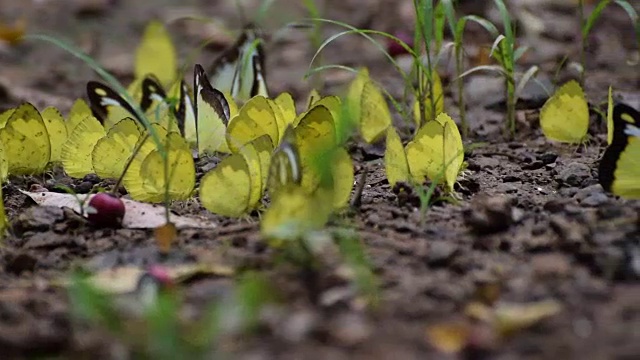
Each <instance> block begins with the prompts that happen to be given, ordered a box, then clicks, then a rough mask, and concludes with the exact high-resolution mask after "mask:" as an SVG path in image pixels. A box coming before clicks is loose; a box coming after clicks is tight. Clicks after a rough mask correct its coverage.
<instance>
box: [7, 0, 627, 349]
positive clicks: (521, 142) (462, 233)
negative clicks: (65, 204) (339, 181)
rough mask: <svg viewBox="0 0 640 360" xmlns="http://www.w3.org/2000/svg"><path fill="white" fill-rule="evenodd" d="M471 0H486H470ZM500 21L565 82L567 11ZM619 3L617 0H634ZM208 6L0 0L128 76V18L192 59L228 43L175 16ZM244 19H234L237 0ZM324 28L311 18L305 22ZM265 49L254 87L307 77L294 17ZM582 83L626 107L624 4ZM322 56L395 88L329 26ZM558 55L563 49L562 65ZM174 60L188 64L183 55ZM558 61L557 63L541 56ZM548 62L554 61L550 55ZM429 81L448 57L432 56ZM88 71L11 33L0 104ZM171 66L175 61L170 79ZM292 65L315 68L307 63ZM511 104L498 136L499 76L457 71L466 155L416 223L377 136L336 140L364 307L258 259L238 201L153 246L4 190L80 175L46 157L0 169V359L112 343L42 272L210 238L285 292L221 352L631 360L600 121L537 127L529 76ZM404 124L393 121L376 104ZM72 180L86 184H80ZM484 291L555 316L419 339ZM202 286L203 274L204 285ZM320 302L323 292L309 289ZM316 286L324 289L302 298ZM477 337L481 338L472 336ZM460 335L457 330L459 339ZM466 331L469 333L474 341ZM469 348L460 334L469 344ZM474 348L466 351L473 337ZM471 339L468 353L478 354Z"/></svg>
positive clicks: (79, 79)
mask: <svg viewBox="0 0 640 360" xmlns="http://www.w3.org/2000/svg"><path fill="white" fill-rule="evenodd" d="M242 3H243V4H244V7H245V9H252V8H255V6H256V5H257V3H258V2H257V1H242ZM318 3H319V4H320V5H321V6H320V8H321V9H323V14H324V17H326V18H329V19H334V20H340V21H345V22H347V23H349V24H351V25H354V26H356V27H359V28H372V29H376V30H383V31H392V32H398V31H405V32H410V31H411V26H412V25H411V24H412V21H413V17H412V7H411V5H412V2H411V1H391V0H370V1H362V0H342V1H332V0H327V1H324V2H323V1H319V2H318ZM479 3H482V2H476V1H462V4H461V7H460V10H461V11H462V12H467V13H476V14H479V15H483V16H486V17H488V18H489V19H492V20H494V19H497V12H496V11H495V10H494V9H493V8H492V7H491V6H490V5H487V6H486V9H484V8H483V6H482V5H479ZM485 3H487V4H489V3H490V2H488V1H487V2H485ZM508 3H509V4H510V6H511V10H512V12H513V15H514V17H515V18H516V19H517V20H518V21H519V22H518V33H519V34H520V37H519V42H520V44H522V45H528V46H530V48H531V49H530V50H529V51H528V52H527V54H526V55H525V56H524V57H523V59H522V61H521V62H520V63H519V70H521V71H522V70H525V69H526V68H528V67H529V66H530V65H538V66H539V67H540V69H541V72H540V74H539V76H538V78H539V80H540V83H543V84H547V85H549V86H552V84H557V83H562V82H563V81H565V80H567V79H570V78H575V77H576V73H575V71H574V70H573V68H572V66H563V67H560V64H561V63H562V62H563V59H564V57H565V56H569V59H570V61H575V60H578V59H579V57H578V46H579V45H578V44H579V41H578V39H577V28H578V27H577V22H576V16H577V14H576V9H575V6H574V7H571V5H567V4H568V3H572V2H571V1H559V0H556V1H551V0H548V1H544V2H543V1H539V2H533V1H526V0H519V1H515V0H514V1H509V2H508ZM636 7H637V6H636ZM270 14H273V16H267V17H266V20H267V21H266V22H265V24H264V27H265V29H266V30H267V32H269V33H272V34H273V33H275V30H278V29H279V28H281V27H282V26H283V25H284V24H286V23H289V22H293V21H300V20H301V19H304V18H305V17H306V16H307V15H306V14H305V10H304V8H303V7H302V6H301V2H298V1H276V2H274V5H273V10H272V13H270ZM184 16H198V17H208V18H212V19H215V21H217V22H221V23H223V24H225V26H226V27H227V28H229V29H231V30H237V29H239V28H240V27H241V24H242V19H241V18H240V17H239V16H238V9H237V7H236V6H235V5H234V2H232V1H218V2H205V1H195V0H189V1H180V2H178V1H170V0H157V1H153V2H151V1H115V0H111V1H110V0H74V1H35V0H33V1H22V2H18V1H10V0H1V1H0V21H1V22H3V23H5V24H11V23H12V22H13V21H14V20H16V19H24V20H25V21H26V24H27V30H28V32H29V33H46V34H50V35H55V36H59V37H61V38H63V39H67V40H69V41H70V42H72V43H74V44H76V45H77V46H79V47H80V48H82V49H83V50H84V51H86V52H88V53H89V54H90V55H91V56H93V57H94V58H96V59H97V60H98V61H99V62H100V63H101V64H103V65H104V66H105V67H106V68H107V69H109V70H110V71H112V72H114V73H115V74H116V75H117V76H118V77H120V78H121V79H123V80H130V79H131V77H132V69H133V54H134V52H135V46H136V43H137V41H138V39H139V37H140V34H141V31H142V29H143V27H144V25H145V24H146V22H147V21H149V20H150V19H153V18H159V19H162V20H164V21H166V22H168V23H171V25H169V30H170V31H171V34H172V36H174V39H175V40H176V43H177V44H178V50H179V52H180V54H181V59H185V58H186V57H187V55H188V54H189V53H190V52H191V51H192V50H193V49H195V48H196V47H197V45H198V44H199V43H201V42H202V41H204V40H206V39H208V38H211V37H213V38H214V39H215V41H214V43H213V44H212V45H210V46H208V47H207V48H205V50H204V51H203V52H201V53H200V54H198V55H197V61H200V62H202V63H204V64H208V63H210V61H212V60H213V59H214V57H215V55H216V53H218V52H219V51H220V49H221V47H222V46H223V45H224V44H227V43H229V41H230V40H233V37H232V36H231V37H229V35H228V34H225V33H221V32H220V31H219V29H220V28H221V27H220V26H213V25H211V24H208V23H204V22H198V21H193V20H191V21H185V20H179V21H176V20H175V19H178V18H180V17H184ZM244 17H245V18H251V11H250V10H247V11H246V12H245V14H244ZM336 31H337V28H336V27H331V26H326V27H324V30H323V33H324V34H323V35H324V36H325V37H327V36H329V35H330V34H333V33H335V32H336ZM280 34H281V36H279V37H274V39H273V41H272V42H271V43H269V45H268V47H267V54H268V55H267V56H268V59H267V71H268V73H267V74H268V82H269V86H270V90H271V91H272V92H273V93H279V92H281V91H290V92H291V93H292V94H293V95H294V98H295V99H296V100H297V101H298V104H302V103H303V102H304V100H305V99H306V96H307V94H308V91H309V89H310V86H311V82H310V81H308V80H305V79H303V75H304V73H305V72H306V71H307V70H308V68H309V61H310V59H311V57H312V56H313V53H314V52H315V49H314V47H313V45H312V44H311V43H310V41H309V37H308V33H307V32H305V31H304V30H301V29H293V30H289V31H287V32H280ZM465 36H466V41H467V52H468V55H469V58H470V59H471V60H472V61H477V60H476V59H477V58H478V57H479V56H478V55H477V54H478V53H479V51H480V50H479V49H480V48H481V47H485V48H486V47H488V46H490V44H491V42H492V39H490V38H489V37H488V36H487V35H486V34H485V33H483V30H482V29H480V28H478V27H474V26H470V27H469V30H468V32H467V33H466V35H465ZM588 51H589V52H588V56H587V60H588V64H587V77H586V89H585V90H586V93H587V96H588V98H589V100H590V104H591V106H593V107H596V108H600V109H604V107H603V102H604V101H606V94H607V90H608V88H609V86H610V85H612V86H613V87H614V90H615V94H616V97H617V98H618V99H623V100H624V101H626V102H627V103H629V104H631V105H632V106H634V107H636V108H638V107H639V106H640V71H638V70H639V69H640V67H639V66H638V62H639V61H640V59H639V58H640V55H639V53H638V48H637V42H636V40H635V38H634V33H633V28H632V26H631V25H630V23H629V20H628V17H627V15H626V13H624V12H623V11H622V10H621V9H619V8H617V7H614V6H612V7H610V8H608V9H607V10H606V11H605V12H604V15H603V18H602V19H601V20H600V21H599V22H598V23H597V25H596V27H595V30H594V32H593V35H592V36H591V37H590V40H589V49H588ZM322 61H323V62H324V63H325V64H342V65H347V66H367V67H369V69H370V72H371V74H372V76H373V77H374V78H375V79H376V80H378V81H380V83H381V84H382V85H383V86H385V87H386V88H387V90H388V91H389V92H390V93H391V94H392V95H393V96H396V97H397V98H401V97H402V93H403V87H402V86H403V84H402V82H401V80H400V77H399V76H398V75H397V73H396V72H395V71H394V68H393V67H392V66H391V65H390V64H389V62H388V61H386V60H385V58H384V57H383V56H382V55H381V54H380V53H379V52H378V50H376V48H375V46H372V45H371V44H370V43H368V42H367V41H366V40H363V39H362V38H360V37H357V36H347V37H344V38H341V39H340V40H338V41H336V42H335V43H333V44H331V45H329V46H328V47H327V49H326V50H325V52H324V53H323V58H322ZM570 61H568V62H565V64H568V63H569V62H570ZM188 66H189V68H191V64H188ZM559 68H560V69H559ZM558 69H559V70H558ZM440 73H441V75H442V77H443V80H444V83H445V86H447V85H449V84H450V83H451V82H452V79H453V76H454V73H453V71H452V66H450V65H447V63H446V62H444V61H443V64H442V65H441V67H440ZM96 78H97V77H96V75H95V74H93V72H92V71H91V70H90V69H89V68H88V67H87V66H85V65H84V64H83V63H82V62H80V61H78V60H76V59H74V58H73V57H72V56H70V55H69V54H67V53H65V52H63V51H62V50H59V49H57V48H55V47H53V46H52V45H49V44H47V43H44V42H37V41H28V42H23V43H20V44H18V45H17V46H14V47H2V48H0V90H1V91H0V107H2V108H8V107H11V106H16V105H17V104H19V103H20V102H21V101H30V102H33V103H34V104H35V105H36V106H37V107H38V108H40V109H42V108H44V107H45V106H48V105H54V106H57V107H59V108H60V109H61V110H62V111H63V112H66V111H68V109H69V107H70V106H71V103H72V101H73V100H74V99H76V98H78V97H85V84H86V82H87V81H88V80H91V79H96ZM187 78H190V75H187ZM351 78H352V76H351V75H350V74H346V73H344V72H341V71H327V72H325V73H322V80H323V81H322V83H323V89H322V91H321V92H323V93H339V91H341V89H344V85H345V84H347V83H348V82H349V81H350V80H351ZM312 81H318V80H317V79H312ZM532 84H533V85H532V86H529V87H528V89H527V91H525V96H524V98H523V100H522V101H521V102H520V103H519V106H518V108H519V110H518V135H517V139H516V140H514V141H507V140H505V138H504V136H503V135H502V131H501V130H502V126H503V118H504V113H505V109H504V100H503V96H502V88H501V81H500V79H499V78H496V77H495V76H493V75H489V74H483V73H479V74H477V75H472V76H470V77H469V78H468V79H467V81H466V84H465V94H466V97H467V101H468V110H467V113H468V117H469V121H470V124H471V135H470V137H469V139H468V140H467V141H466V142H467V143H482V146H478V147H476V148H475V149H474V150H473V151H472V152H471V153H470V154H467V156H466V159H465V160H466V161H467V162H468V166H467V168H466V170H465V171H464V173H463V174H462V176H461V177H460V179H459V183H458V185H457V190H458V193H459V195H460V200H459V201H457V202H455V203H448V202H442V203H439V204H437V205H434V206H432V207H431V208H430V209H429V210H428V212H427V214H426V219H425V221H424V222H421V216H420V212H419V210H418V209H417V208H416V207H415V206H414V205H412V204H414V202H412V200H415V199H412V198H411V196H408V197H407V196H403V197H401V198H398V196H397V195H396V193H394V191H393V189H391V187H390V186H389V184H388V182H387V181H386V179H385V175H384V165H383V163H382V158H381V155H382V153H383V152H382V150H381V148H380V147H377V146H361V145H358V144H353V145H352V146H351V153H352V155H353V158H354V160H355V166H356V177H357V178H358V176H359V174H360V173H361V172H362V171H363V169H364V168H367V169H368V170H369V175H368V176H367V183H366V185H365V187H364V190H363V194H362V205H361V207H360V208H359V209H356V210H355V211H353V212H351V213H349V214H347V215H345V217H344V218H342V219H340V220H337V221H335V222H334V224H333V226H338V225H339V224H342V225H343V226H344V225H345V224H347V226H348V227H350V228H352V229H356V230H357V232H358V234H359V236H360V238H361V240H362V241H363V243H364V245H365V248H366V252H367V254H368V256H369V258H370V261H371V263H372V264H373V269H374V272H375V274H376V277H377V280H378V282H379V291H380V293H379V294H380V305H379V306H378V307H377V308H376V309H368V308H364V309H363V308H362V307H361V306H358V302H357V301H356V300H357V299H356V298H355V295H354V294H353V293H352V292H348V291H347V294H346V295H345V292H344V291H343V290H344V289H347V288H348V286H347V285H345V282H344V279H341V278H340V276H339V270H340V269H338V268H336V267H335V266H333V265H331V264H332V262H331V261H327V265H326V266H325V267H323V268H322V270H321V271H320V273H319V275H318V276H319V279H317V284H316V285H317V286H316V289H315V292H316V293H315V294H310V290H309V288H308V286H307V284H305V281H304V279H303V277H302V276H300V274H299V273H298V270H297V269H295V268H293V267H291V266H282V265H281V264H280V263H278V261H277V259H276V256H275V254H274V250H272V249H270V248H268V247H267V246H265V245H264V244H263V243H262V242H261V239H260V235H259V224H258V217H257V216H256V215H254V216H251V217H247V218H245V219H242V220H229V219H225V218H221V217H217V216H214V215H211V214H208V215H206V216H208V217H209V218H211V219H215V220H217V221H219V224H220V226H219V227H218V228H217V229H216V230H184V231H181V232H180V234H179V240H178V241H177V243H176V244H175V246H174V248H173V250H172V252H171V254H170V255H169V256H168V258H163V257H161V256H160V255H159V253H158V251H157V250H156V248H155V245H154V240H153V236H152V233H151V231H145V230H130V229H119V230H95V229H91V228H90V227H86V226H82V225H78V222H77V219H76V218H75V217H74V216H72V214H69V213H68V212H64V211H62V210H60V211H53V210H50V209H48V210H47V209H42V208H38V207H37V206H35V205H34V204H33V203H31V202H30V201H29V200H28V199H27V198H26V196H25V195H22V194H21V193H20V192H19V191H18V189H23V190H26V189H28V188H29V187H30V186H31V185H32V184H40V185H42V186H45V187H51V186H52V185H55V184H72V185H73V186H76V187H77V186H79V185H81V181H73V180H71V179H68V178H65V177H64V176H62V175H60V174H59V173H55V172H54V173H49V174H47V175H45V176H39V177H27V178H25V177H22V178H12V179H11V181H10V182H9V183H7V184H5V185H4V187H3V193H4V201H5V206H6V208H7V214H8V216H9V218H10V219H11V221H12V223H13V224H14V227H17V228H18V229H19V231H16V233H15V234H14V235H11V236H9V237H8V238H6V239H5V240H4V243H3V245H2V246H1V247H0V354H3V355H2V356H1V357H5V356H7V357H5V358H13V357H15V358H34V357H47V358H48V357H61V358H83V357H95V355H96V354H102V355H103V357H105V358H118V357H119V355H118V354H119V353H118V351H117V350H114V349H117V347H116V346H115V345H114V340H113V339H112V338H110V337H105V336H103V334H102V333H100V332H98V331H93V330H92V331H85V330H84V329H83V330H79V329H78V328H77V327H74V326H72V321H71V319H70V315H69V304H68V300H67V296H66V293H65V291H64V290H63V289H60V288H57V287H55V286H54V285H53V284H52V281H53V280H54V279H58V278H60V277H61V276H63V275H64V274H66V273H67V272H68V271H69V270H70V269H71V268H72V267H73V266H75V265H77V264H79V263H85V264H90V266H91V267H93V268H94V269H104V268H108V267H113V266H120V265H138V266H146V265H149V264H154V263H163V262H169V263H180V262H190V261H196V260H198V259H199V258H200V257H201V256H202V254H215V255H216V256H218V257H220V258H221V259H223V261H224V262H225V263H227V264H230V265H231V266H233V267H234V268H236V269H253V270H259V271H261V272H264V273H265V274H267V276H268V277H269V279H271V280H272V283H273V284H274V287H275V290H276V291H277V292H278V293H279V295H280V298H281V299H282V301H283V304H284V305H285V309H286V311H284V312H283V313H282V314H280V315H278V318H277V320H272V321H270V322H267V323H266V324H264V326H262V327H261V329H260V330H259V331H257V332H255V333H251V334H247V335H244V336H242V337H241V338H240V339H237V340H236V342H235V343H234V344H233V346H231V347H230V349H228V350H229V352H230V353H231V355H230V357H231V358H239V359H276V358H277V359H347V358H356V359H392V358H393V359H425V358H429V359H439V358H443V359H446V358H457V357H460V358H469V359H476V358H491V359H559V358H561V359H587V358H588V359H633V358H637V356H638V354H640V301H639V299H640V283H639V282H638V279H640V265H639V264H640V232H639V231H638V210H639V209H640V204H639V203H638V202H634V201H625V200H622V199H618V198H615V197H613V196H611V195H609V194H605V193H604V192H603V190H602V188H601V187H600V185H598V183H597V164H598V161H599V157H600V156H601V154H602V152H603V150H604V147H605V146H606V135H605V134H606V127H605V124H604V122H603V120H602V119H601V118H600V116H599V115H598V114H596V113H595V112H593V113H592V114H591V124H592V125H591V129H590V134H591V140H590V141H589V142H588V143H587V144H586V145H583V146H579V147H577V146H566V145H560V144H556V143H551V142H549V141H547V140H546V139H545V138H544V137H543V136H542V134H541V132H540V130H539V125H538V120H537V119H538V116H537V114H538V110H539V108H540V106H541V104H542V103H543V102H544V100H545V98H546V97H547V95H546V93H545V92H544V91H542V90H541V88H540V87H539V86H536V84H535V83H532ZM446 89H447V90H446V107H445V108H446V110H447V112H449V113H450V115H451V116H452V117H453V118H454V119H455V118H457V116H458V110H457V104H456V102H455V100H454V99H455V98H456V96H455V91H454V90H453V89H454V87H453V86H451V87H448V86H447V88H446ZM396 120H397V124H396V125H397V126H398V127H399V128H400V129H401V130H402V131H403V134H404V136H403V137H404V138H405V139H407V138H408V136H409V134H410V132H411V129H410V127H409V126H408V125H407V124H405V123H404V122H402V121H401V120H400V118H399V117H398V116H396ZM90 185H91V184H90ZM176 209H179V211H181V213H182V214H187V215H188V214H194V213H195V214H204V213H205V211H204V210H203V209H202V208H201V207H199V206H197V205H195V206H189V207H185V206H176ZM231 282H233V279H231V278H215V279H212V278H208V277H204V278H202V279H197V280H195V281H191V282H190V283H189V284H186V285H185V288H184V292H185V294H186V299H187V301H191V302H193V303H202V302H203V301H204V300H206V299H207V296H210V295H207V294H212V293H214V292H215V291H216V289H218V290H219V291H223V290H224V289H225V288H227V287H228V285H229V283H231ZM494 285H495V286H497V287H498V288H499V295H498V296H499V299H500V301H505V302H512V303H527V302H531V301H536V300H546V299H553V300H556V301H558V302H559V303H560V304H561V305H562V309H561V311H560V312H559V313H557V314H555V315H554V316H552V317H549V318H547V319H545V320H544V321H542V322H540V323H539V324H537V325H536V326H533V327H531V328H527V329H525V330H522V331H518V332H517V333H515V334H514V335H512V336H510V337H508V338H506V339H503V340H502V341H499V342H498V341H491V340H487V339H484V338H483V337H482V332H481V331H480V335H478V336H477V337H478V339H480V340H477V339H476V340H477V342H478V343H480V345H477V346H476V347H474V346H468V349H467V351H465V352H463V353H460V354H458V355H455V356H453V355H446V354H443V353H441V352H439V351H438V349H437V348H436V347H434V346H433V344H432V343H431V342H430V341H428V339H427V336H426V329H427V328H428V327H429V326H431V325H434V324H437V323H440V322H451V321H457V320H459V319H461V318H464V309H465V306H466V305H467V304H468V303H469V302H471V301H473V300H477V299H478V297H479V295H478V293H479V292H482V290H483V289H485V288H487V287H488V286H494ZM220 289H222V290H220ZM336 296H337V297H338V300H334V301H329V300H327V299H329V298H332V299H333V298H335V297H336ZM318 298H319V299H324V300H326V301H318ZM482 339H484V340H482ZM474 341H475V340H474ZM483 341H484V342H483ZM476 348H477V349H476ZM474 349H475V350H474ZM478 349H480V350H478Z"/></svg>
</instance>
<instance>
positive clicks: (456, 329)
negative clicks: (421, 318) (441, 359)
mask: <svg viewBox="0 0 640 360" xmlns="http://www.w3.org/2000/svg"><path fill="white" fill-rule="evenodd" d="M469 333H470V326H469V324H468V323H466V322H462V321H460V322H450V323H442V324H437V325H433V326H430V327H428V328H427V340H428V341H429V343H430V344H431V345H432V346H433V347H434V348H436V349H438V350H439V351H441V352H443V353H446V354H455V353H458V352H460V351H461V350H462V349H463V348H464V347H465V345H466V344H467V339H468V338H469Z"/></svg>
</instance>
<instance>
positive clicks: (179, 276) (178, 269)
mask: <svg viewBox="0 0 640 360" xmlns="http://www.w3.org/2000/svg"><path fill="white" fill-rule="evenodd" d="M162 266H163V268H164V269H166V271H167V273H168V275H169V277H170V278H171V280H173V283H175V284H180V283H182V282H184V281H187V280H188V279H190V278H192V277H194V276H196V275H216V276H231V275H233V274H234V273H235V271H234V270H233V269H232V268H231V267H227V266H223V265H220V264H215V266H209V265H208V264H198V263H191V264H181V265H162ZM145 271H147V269H144V268H141V267H137V266H121V267H117V268H111V269H106V270H103V271H99V272H97V273H95V274H94V275H92V276H91V277H90V278H89V282H90V283H91V284H92V285H93V286H95V287H96V288H98V289H100V290H102V291H104V292H106V293H109V294H114V295H118V294H126V293H131V292H133V291H135V289H136V287H137V285H138V280H139V279H140V277H141V276H142V275H143V274H144V273H145ZM67 284H68V280H67V279H65V280H63V281H62V282H61V284H60V285H62V286H65V285H67Z"/></svg>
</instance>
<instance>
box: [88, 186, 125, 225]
mask: <svg viewBox="0 0 640 360" xmlns="http://www.w3.org/2000/svg"><path fill="white" fill-rule="evenodd" d="M124 212H125V208H124V202H122V200H120V199H119V198H118V197H116V196H115V195H113V194H109V193H99V194H96V195H94V196H93V197H92V198H91V200H89V208H88V209H87V219H89V221H90V222H91V223H92V224H94V225H97V226H99V227H120V226H122V218H124Z"/></svg>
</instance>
